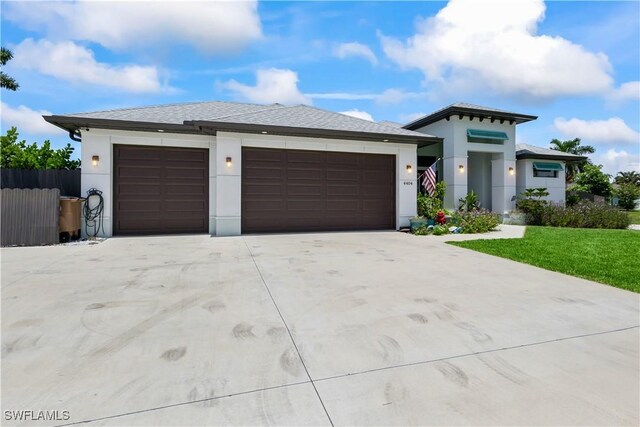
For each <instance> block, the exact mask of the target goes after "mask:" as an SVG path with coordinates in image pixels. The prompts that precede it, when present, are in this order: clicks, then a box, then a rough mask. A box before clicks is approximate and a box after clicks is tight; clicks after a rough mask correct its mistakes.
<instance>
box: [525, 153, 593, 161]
mask: <svg viewBox="0 0 640 427" xmlns="http://www.w3.org/2000/svg"><path fill="white" fill-rule="evenodd" d="M558 153H561V152H558ZM521 159H523V160H524V159H532V160H561V161H563V162H568V163H571V162H582V161H584V160H586V159H587V158H586V157H585V156H563V155H562V154H557V155H556V154H540V153H533V152H531V151H525V152H520V153H518V152H516V160H521Z"/></svg>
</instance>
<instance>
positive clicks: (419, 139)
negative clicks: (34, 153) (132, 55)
mask: <svg viewBox="0 0 640 427" xmlns="http://www.w3.org/2000/svg"><path fill="white" fill-rule="evenodd" d="M43 118H44V119H45V120H46V121H47V122H49V123H51V124H53V125H55V126H57V127H59V128H62V129H64V130H66V131H68V132H76V131H78V130H82V129H83V128H99V129H113V130H129V131H138V132H159V131H162V132H172V133H186V134H196V135H202V134H205V135H215V134H216V133H217V132H218V131H224V132H235V133H253V134H264V133H267V134H271V135H287V136H302V137H308V138H328V139H356V140H361V141H362V140H364V141H376V142H388V143H402V144H416V145H417V146H418V147H424V146H428V145H433V144H438V143H441V142H442V138H438V137H435V136H431V135H424V136H422V135H416V136H411V135H398V134H392V133H389V134H386V133H372V132H356V131H344V130H336V129H314V128H302V127H288V126H274V125H258V124H246V123H230V122H216V121H197V120H194V121H185V122H183V123H182V124H176V123H155V122H139V121H128V120H110V119H96V118H89V117H77V116H76V117H74V116H56V115H51V116H43Z"/></svg>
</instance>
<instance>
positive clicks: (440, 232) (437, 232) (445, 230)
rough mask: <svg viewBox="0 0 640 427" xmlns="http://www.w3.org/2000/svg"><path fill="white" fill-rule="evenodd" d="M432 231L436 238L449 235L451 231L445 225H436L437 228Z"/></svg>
mask: <svg viewBox="0 0 640 427" xmlns="http://www.w3.org/2000/svg"><path fill="white" fill-rule="evenodd" d="M431 231H432V232H433V235H434V236H441V235H443V234H449V229H448V228H447V227H445V226H444V225H436V226H435V227H433V229H432V230H431Z"/></svg>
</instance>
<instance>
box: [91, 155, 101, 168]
mask: <svg viewBox="0 0 640 427" xmlns="http://www.w3.org/2000/svg"><path fill="white" fill-rule="evenodd" d="M98 163H100V156H92V157H91V164H92V165H93V166H98Z"/></svg>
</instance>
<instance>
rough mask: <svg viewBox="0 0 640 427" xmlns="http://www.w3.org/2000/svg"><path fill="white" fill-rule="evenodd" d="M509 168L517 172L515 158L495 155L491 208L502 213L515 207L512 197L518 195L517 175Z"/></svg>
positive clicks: (492, 163) (492, 165) (492, 167)
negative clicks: (510, 158) (507, 158)
mask: <svg viewBox="0 0 640 427" xmlns="http://www.w3.org/2000/svg"><path fill="white" fill-rule="evenodd" d="M509 168H513V170H514V172H515V168H516V162H515V160H505V158H504V155H501V154H498V155H494V159H493V160H492V161H491V195H492V196H491V208H492V209H491V210H492V211H493V212H497V213H500V214H504V213H508V212H510V211H512V210H513V209H515V201H513V200H512V199H513V197H514V196H515V195H516V175H515V173H514V174H511V173H510V172H509Z"/></svg>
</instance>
